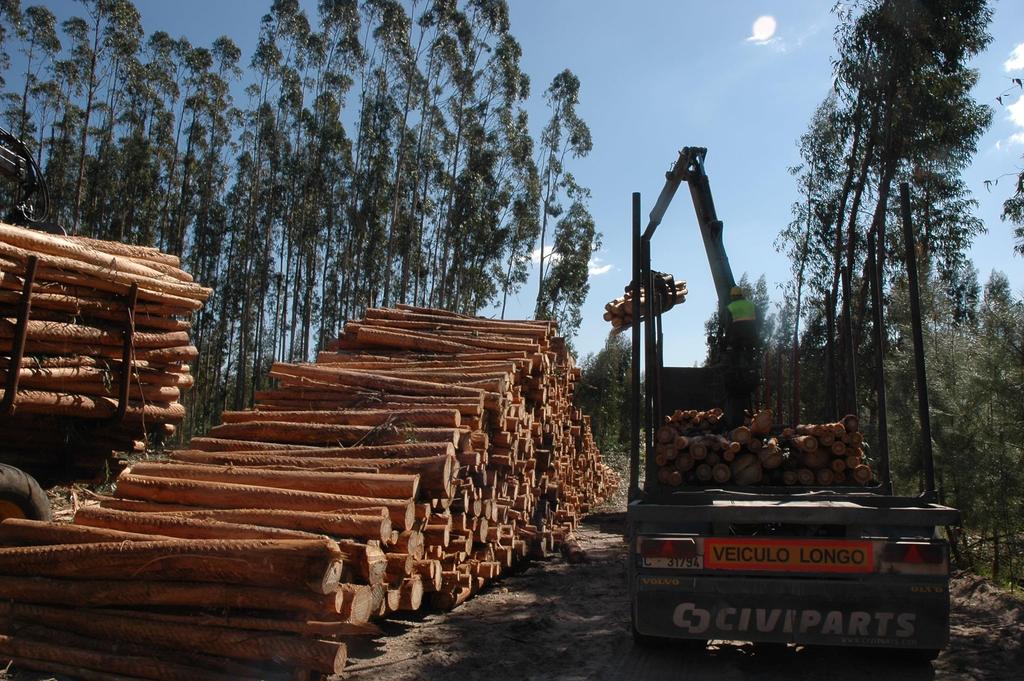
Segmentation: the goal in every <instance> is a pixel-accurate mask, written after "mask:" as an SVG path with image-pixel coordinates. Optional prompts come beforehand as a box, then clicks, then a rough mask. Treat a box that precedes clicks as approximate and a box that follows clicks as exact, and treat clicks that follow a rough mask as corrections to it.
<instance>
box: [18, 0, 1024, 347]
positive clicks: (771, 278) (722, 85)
mask: <svg viewBox="0 0 1024 681" xmlns="http://www.w3.org/2000/svg"><path fill="white" fill-rule="evenodd" d="M23 4H32V3H31V0H23ZM46 4H48V5H49V6H51V7H52V8H53V9H54V11H55V12H56V13H57V15H58V16H59V17H61V18H64V17H66V16H68V15H70V14H71V13H78V12H80V11H81V10H80V6H79V5H77V4H75V3H73V2H71V1H70V0H53V1H51V2H48V3H46ZM136 4H137V6H138V7H139V10H140V11H141V13H142V20H143V25H144V27H145V29H146V31H147V33H149V32H151V31H154V30H157V29H162V30H165V31H168V32H169V33H171V34H172V35H175V36H177V35H184V36H187V37H188V38H189V39H190V40H191V41H192V42H193V44H197V45H202V44H209V43H211V42H212V41H213V40H214V39H215V38H216V37H217V36H219V35H222V34H227V35H229V36H230V37H231V38H232V39H233V40H234V41H235V42H236V43H238V45H239V46H240V47H241V48H242V50H243V61H244V62H246V63H247V62H248V59H249V57H250V56H251V54H252V49H253V47H254V46H255V43H256V37H257V30H258V26H259V18H260V16H261V15H262V14H263V13H264V12H266V10H267V8H268V7H269V6H270V3H269V0H268V1H267V2H263V1H261V0H212V1H211V0H205V1H201V0H174V1H173V2H167V1H165V0H136ZM303 5H304V6H305V7H306V9H307V11H308V12H309V13H310V14H311V15H315V11H316V3H315V1H314V0H303ZM831 5H832V2H831V1H830V0H786V1H785V2H780V1H779V0H775V2H755V1H750V2H745V1H736V2H727V3H726V2H722V3H714V2H697V1H688V2H683V1H680V0H643V1H638V2H622V1H621V0H543V1H542V0H510V10H511V16H512V31H513V34H514V35H515V36H516V37H517V39H518V40H519V41H520V43H521V44H522V46H523V53H524V56H523V67H524V70H525V71H526V72H527V73H528V74H529V75H530V77H531V79H532V83H533V101H532V102H531V105H530V115H531V119H532V125H533V126H534V127H535V128H539V127H540V126H542V125H543V122H544V119H545V113H546V112H545V110H544V106H543V101H542V98H541V94H542V93H543V90H544V89H545V88H546V87H547V84H548V83H549V82H550V80H551V78H553V77H554V75H555V74H557V73H558V72H559V71H561V70H562V69H564V68H570V69H572V70H573V72H575V73H576V75H577V76H579V78H580V80H581V83H582V87H581V101H580V106H579V112H580V114H581V115H582V117H583V118H584V120H586V121H587V123H588V124H589V125H590V128H591V131H592V133H593V139H594V150H593V152H592V153H591V154H590V156H588V157H587V158H585V159H581V160H578V161H574V162H572V163H571V165H570V168H569V169H570V170H571V171H572V172H573V173H574V174H575V175H576V177H577V180H578V181H579V182H581V183H582V184H584V185H586V186H589V187H590V189H591V191H592V193H593V197H592V200H591V212H592V213H593V215H594V217H595V220H596V222H597V225H598V228H599V229H600V230H601V231H602V232H603V233H604V247H603V249H602V250H601V252H600V253H598V254H597V259H596V262H595V269H594V271H595V272H601V274H595V276H593V277H592V278H591V290H590V295H589V297H588V299H587V302H586V305H585V307H584V311H583V312H584V322H583V326H582V328H581V329H580V334H579V336H578V338H577V340H576V347H577V349H578V351H579V352H580V354H581V355H582V354H586V353H587V352H593V351H596V350H598V349H600V347H601V346H602V344H603V343H604V339H605V337H606V335H607V332H608V329H609V325H608V323H607V322H604V321H603V320H602V319H601V314H602V312H603V306H604V303H605V302H607V301H608V300H610V299H612V298H614V297H616V296H619V295H621V293H622V288H623V286H624V285H625V284H626V283H627V282H628V278H629V270H630V264H629V263H630V243H629V228H630V194H631V192H633V191H639V192H641V193H642V194H643V205H644V214H645V220H646V213H647V212H648V211H649V210H650V207H651V206H652V205H653V202H654V199H655V198H656V197H657V195H658V192H659V191H660V190H661V187H662V184H663V182H664V172H665V171H666V170H668V167H669V165H670V164H671V162H672V161H673V160H674V159H675V158H676V155H677V152H678V150H679V149H680V148H681V147H683V146H705V147H708V149H709V152H708V158H707V170H708V174H709V176H710V179H711V186H712V190H713V192H714V196H715V203H716V207H717V209H718V213H719V217H720V218H721V219H722V220H723V222H724V223H725V235H724V240H725V244H726V248H727V250H728V253H729V258H730V261H731V263H732V266H733V270H734V271H735V273H736V276H737V277H739V276H740V274H741V273H743V272H747V273H749V274H750V276H751V278H752V279H756V278H757V277H758V276H760V275H761V274H764V275H765V276H766V278H767V280H768V283H769V287H770V290H771V291H772V292H773V295H774V296H775V297H776V298H777V297H778V295H779V292H778V290H777V288H776V287H777V285H778V284H779V283H780V282H784V281H786V280H788V278H789V276H790V275H789V264H788V262H787V261H786V260H785V259H784V258H782V257H780V256H779V255H778V254H776V253H775V251H774V248H773V242H774V240H775V237H776V235H777V234H778V232H779V230H780V228H781V227H783V226H784V225H786V224H787V223H788V222H789V221H790V207H791V204H792V203H793V201H794V200H796V198H797V194H796V188H795V183H794V180H793V178H792V177H791V176H790V175H789V174H788V172H787V170H786V169H787V168H788V167H789V166H791V165H793V164H794V163H796V162H797V160H798V159H797V148H796V143H797V138H798V137H799V136H800V134H801V133H803V132H804V130H805V129H806V126H807V123H808V121H809V120H810V116H811V114H812V112H813V111H814V109H815V107H816V106H817V105H818V104H819V103H820V102H821V100H822V99H823V98H824V97H825V95H826V94H827V93H828V91H829V88H830V87H831V75H832V66H831V59H832V57H833V54H834V51H833V42H832V33H833V30H834V28H835V20H834V18H833V16H832V15H831V14H830V12H829V8H830V7H831ZM993 6H994V10H995V16H994V21H993V23H992V26H991V32H992V34H993V41H992V44H991V45H990V47H989V48H988V50H987V51H986V52H985V53H984V54H982V55H981V56H980V57H978V59H976V61H975V63H974V66H975V67H976V68H978V69H979V70H980V71H981V80H980V82H979V84H978V87H977V90H976V93H975V94H976V97H977V98H978V99H979V100H982V101H984V102H987V103H990V104H992V105H993V106H995V107H996V109H995V116H994V122H993V125H992V127H991V128H990V129H989V131H988V132H987V133H986V135H985V137H984V138H983V139H982V141H981V143H980V145H979V152H978V154H977V157H976V159H975V162H974V165H973V166H972V168H971V169H970V170H969V171H968V173H967V174H966V179H967V181H968V183H969V185H970V186H971V188H972V189H973V191H974V192H975V196H976V198H977V199H978V201H979V203H980V209H979V214H980V216H981V217H982V219H983V220H984V221H985V223H986V225H987V226H988V229H989V231H988V234H986V235H983V236H981V237H979V239H978V240H977V242H976V243H975V246H974V248H973V251H972V256H973V259H974V262H975V265H976V266H977V268H978V270H979V276H980V278H981V279H982V281H983V282H984V281H985V279H987V277H988V274H989V272H991V271H992V270H993V269H998V270H1001V271H1003V272H1005V273H1006V274H1007V275H1008V276H1009V278H1010V282H1011V284H1012V285H1013V287H1014V289H1015V290H1016V291H1018V292H1021V291H1022V290H1024V259H1022V258H1020V257H1017V256H1014V255H1013V240H1012V238H1011V228H1010V227H1009V226H1008V225H1007V224H1006V223H1004V222H1002V221H1000V220H999V214H1000V211H1001V205H1002V201H1003V199H1004V198H1005V196H1006V195H1007V194H1008V193H1009V192H1010V191H1011V189H1012V180H1013V178H1012V177H1008V176H1006V177H1003V179H1002V180H1001V181H1000V183H999V184H998V185H997V186H995V187H994V188H993V189H992V190H991V191H987V190H986V188H985V186H984V181H985V180H986V179H995V178H999V177H1000V176H1005V175H1007V174H1011V173H1012V174H1015V173H1016V172H1017V171H1018V170H1019V169H1020V167H1021V165H1022V160H1021V157H1022V155H1024V99H1021V98H1020V93H1019V91H1017V92H1016V93H1014V94H1013V95H1012V96H1011V97H1009V98H1006V99H1004V102H1005V103H1006V104H1008V105H1009V106H1008V107H1007V108H1000V107H998V105H997V104H996V102H995V97H996V96H997V95H999V94H1000V93H1002V92H1003V91H1005V90H1006V89H1007V88H1008V87H1009V86H1010V78H1011V77H1012V76H1019V77H1020V76H1024V47H1022V48H1021V49H1020V51H1019V52H1018V53H1017V55H1016V56H1017V58H1016V59H1011V55H1013V53H1014V50H1015V48H1017V46H1018V45H1021V44H1022V43H1024V28H1022V27H1024V3H1021V2H1017V1H1011V0H1004V1H1003V2H995V3H993ZM761 16H771V17H773V18H774V19H775V22H776V29H775V32H774V34H773V36H772V37H771V39H770V40H767V41H753V40H748V39H747V38H748V37H750V36H751V34H752V26H753V23H754V21H755V20H756V19H757V18H758V17H761ZM1008 60H1009V61H1011V62H1015V63H1011V64H1010V65H1011V66H1012V67H1015V68H1016V70H1015V71H1014V72H1012V73H1011V72H1008V71H1007V70H1006V63H1007V62H1008ZM240 90H241V88H239V92H240ZM240 103H241V100H240ZM1011 116H1014V117H1015V120H1011ZM653 250H654V267H655V268H656V269H659V270H662V271H666V272H672V273H673V274H675V276H676V278H677V279H684V280H686V281H687V282H688V283H689V289H690V296H689V297H688V299H687V302H686V303H685V304H684V305H682V306H680V307H678V308H676V309H675V310H673V311H672V312H671V313H669V314H668V315H666V317H665V335H666V339H667V340H666V357H665V360H666V363H667V364H678V365H691V364H693V363H695V362H699V361H700V360H701V359H702V358H703V356H704V337H703V328H704V320H705V319H706V318H707V317H708V315H709V314H710V313H711V312H712V311H713V310H714V308H715V296H714V287H713V286H712V283H711V275H710V272H709V270H708V265H707V260H706V258H705V255H704V250H703V246H702V245H701V241H700V237H699V233H698V230H697V226H696V222H695V218H694V215H693V208H692V204H691V203H690V200H689V196H688V194H687V193H686V192H681V193H680V194H678V195H677V197H676V200H675V202H674V204H673V205H672V206H671V207H670V208H669V211H668V213H667V214H666V218H665V221H664V222H663V224H662V226H661V228H660V229H659V231H658V236H657V238H656V242H655V247H654V249H653ZM535 287H536V283H535V281H531V282H530V283H529V284H528V285H527V287H526V288H525V289H524V290H523V291H522V292H521V293H520V294H519V296H518V299H517V300H515V301H512V302H510V315H509V316H528V315H529V314H530V313H531V312H532V301H533V300H534V298H535V296H536V288H535ZM485 313H487V311H485Z"/></svg>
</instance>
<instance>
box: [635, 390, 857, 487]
mask: <svg viewBox="0 0 1024 681" xmlns="http://www.w3.org/2000/svg"><path fill="white" fill-rule="evenodd" d="M721 425H722V410H721V409H712V410H709V411H696V410H688V411H676V412H675V413H674V414H672V415H671V416H670V417H667V418H666V422H665V424H664V425H662V426H661V427H660V428H659V429H658V430H657V432H656V433H655V441H656V442H655V450H654V460H655V463H656V464H657V466H658V471H657V476H658V481H659V482H660V483H661V484H663V485H668V486H670V487H678V486H680V485H684V484H688V485H712V484H714V485H740V486H747V485H799V486H805V487H807V486H821V487H827V486H830V485H869V484H872V483H873V482H874V474H873V473H872V470H871V467H870V465H869V464H868V462H867V459H866V458H865V455H864V436H863V434H862V433H861V432H860V430H859V423H858V420H857V417H855V416H853V415H849V416H846V417H844V418H843V419H842V420H841V421H839V422H837V423H826V424H819V425H800V426H796V427H792V428H790V427H786V428H776V427H775V426H774V425H773V423H772V412H771V411H770V410H767V409H764V410H761V411H758V412H756V413H755V414H753V415H752V416H750V417H749V418H747V419H746V423H745V425H742V426H739V427H738V428H734V429H732V430H725V429H724V428H722V427H721Z"/></svg>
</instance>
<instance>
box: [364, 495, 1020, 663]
mask: <svg viewBox="0 0 1024 681" xmlns="http://www.w3.org/2000/svg"><path fill="white" fill-rule="evenodd" d="M622 530H623V515H622V514H621V513H619V514H607V515H597V516H592V517H591V518H589V519H588V520H587V521H586V522H585V524H584V525H583V527H582V528H581V531H580V533H579V537H580V540H581V544H582V545H583V546H584V548H586V550H587V552H588V560H587V562H585V563H583V564H581V565H569V564H567V563H565V562H564V561H562V560H561V559H558V558H556V559H553V560H551V561H547V562H541V563H537V564H535V565H534V566H533V567H532V568H530V569H529V570H528V571H527V572H525V573H523V574H519V575H514V576H511V577H507V578H505V579H503V580H502V581H501V582H499V583H497V584H496V585H495V586H493V587H491V588H490V589H489V590H487V591H486V592H484V593H482V594H480V595H479V596H477V597H476V598H474V599H472V600H471V601H469V602H467V603H466V604H465V605H463V606H461V607H460V608H458V609H457V610H456V611H454V612H452V613H447V614H443V615H426V616H421V617H418V618H416V619H411V620H406V621H397V622H391V623H388V624H386V625H385V627H386V631H387V634H388V637H387V642H386V645H385V646H382V647H380V648H376V649H375V648H372V647H369V646H363V647H359V648H355V649H353V650H352V651H351V654H350V659H351V658H354V659H352V661H353V662H354V664H353V666H351V667H350V670H349V673H348V674H346V678H349V679H354V680H363V681H370V680H373V681H379V680H381V679H387V680H389V681H414V680H415V681H441V680H442V679H445V680H447V679H452V678H456V679H459V680H460V681H473V680H476V679H480V680H481V681H482V680H484V679H486V680H487V681H494V680H495V679H509V680H513V679H515V680H520V679H521V680H523V681H528V680H537V681H541V680H544V681H547V680H549V679H560V680H565V681H576V680H579V681H583V680H585V679H602V680H604V679H607V680H620V679H621V680H622V681H640V680H643V681H662V680H665V681H667V680H669V679H671V680H673V681H712V680H714V681H805V680H806V681H810V680H812V679H815V680H817V679H829V681H854V680H857V681H860V680H863V679H870V680H871V681H890V680H891V681H896V680H899V681H918V680H920V681H924V680H926V679H932V680H937V681H968V680H970V681H982V680H984V681H989V680H1003V679H1005V680H1007V681H1009V680H1011V679H1016V680H1018V681H1019V680H1020V679H1024V652H1022V651H1024V608H1022V603H1021V602H1020V601H1017V600H1015V599H1013V598H1012V597H1010V596H1009V595H1008V594H1006V593H1004V592H1002V591H999V590H998V589H994V588H993V587H991V585H989V584H988V583H987V582H986V581H985V580H982V579H980V578H978V577H975V576H972V575H961V576H958V577H957V578H956V579H955V580H954V585H953V617H952V640H951V643H950V646H949V648H948V650H946V651H945V652H944V653H943V654H942V656H941V657H940V658H939V659H938V660H937V661H936V662H934V663H932V664H921V663H918V664H914V665H908V664H904V663H900V662H899V661H896V660H892V659H888V658H886V657H883V656H880V655H878V654H874V653H873V654H865V652H864V651H858V650H855V649H845V650H844V649H828V650H822V649H818V650H814V649H793V648H788V649H782V650H773V651H765V650H763V649H759V650H755V649H754V647H753V646H752V645H749V644H745V645H744V644H732V643H724V642H723V643H713V644H712V645H711V646H709V647H708V648H707V650H706V651H682V650H679V648H678V647H669V648H666V649H663V650H654V651H651V650H647V649H642V648H638V647H635V646H634V645H633V642H632V639H631V637H630V635H629V610H628V606H627V599H626V595H625V593H624V584H625V563H624V560H625V546H624V545H623V542H622Z"/></svg>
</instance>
